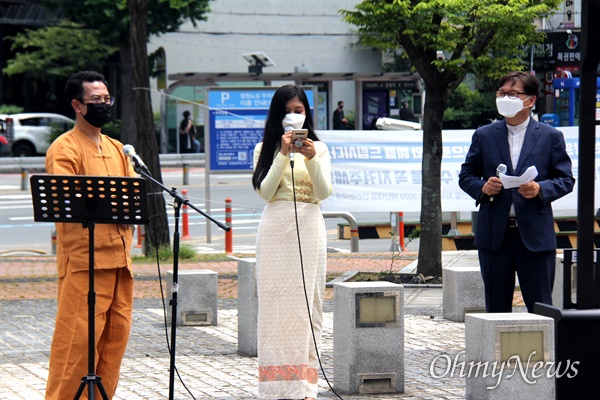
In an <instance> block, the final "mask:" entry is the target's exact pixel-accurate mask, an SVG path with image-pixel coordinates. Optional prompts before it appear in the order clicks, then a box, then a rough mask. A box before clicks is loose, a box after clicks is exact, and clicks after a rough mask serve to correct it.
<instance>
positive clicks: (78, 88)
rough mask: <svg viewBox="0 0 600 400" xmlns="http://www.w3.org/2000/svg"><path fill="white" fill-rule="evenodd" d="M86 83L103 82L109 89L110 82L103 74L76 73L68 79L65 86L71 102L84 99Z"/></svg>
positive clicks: (92, 72)
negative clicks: (84, 84) (84, 85)
mask: <svg viewBox="0 0 600 400" xmlns="http://www.w3.org/2000/svg"><path fill="white" fill-rule="evenodd" d="M84 82H102V83H104V86H106V88H108V82H107V81H106V78H104V75H102V74H101V73H99V72H95V71H80V72H76V73H74V74H73V75H71V76H70V77H69V79H67V83H66V84H65V95H67V99H69V101H71V100H73V99H75V100H80V99H81V98H82V97H83V91H84V90H83V83H84Z"/></svg>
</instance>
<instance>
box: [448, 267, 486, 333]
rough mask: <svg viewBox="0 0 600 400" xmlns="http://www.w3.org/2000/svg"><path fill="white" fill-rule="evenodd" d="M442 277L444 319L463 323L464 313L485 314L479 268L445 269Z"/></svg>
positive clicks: (483, 293)
mask: <svg viewBox="0 0 600 400" xmlns="http://www.w3.org/2000/svg"><path fill="white" fill-rule="evenodd" d="M442 276H443V281H444V285H443V289H442V295H443V304H444V318H445V319H447V320H450V321H454V322H464V320H465V313H469V312H485V291H484V288H483V279H482V278H481V271H480V269H479V266H456V265H453V266H451V267H445V268H444V269H443V270H442Z"/></svg>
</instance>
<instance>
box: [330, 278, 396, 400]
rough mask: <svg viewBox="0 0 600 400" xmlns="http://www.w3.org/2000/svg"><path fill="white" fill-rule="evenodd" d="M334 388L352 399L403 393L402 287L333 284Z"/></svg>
mask: <svg viewBox="0 0 600 400" xmlns="http://www.w3.org/2000/svg"><path fill="white" fill-rule="evenodd" d="M333 377H334V382H333V386H334V388H335V389H336V390H340V391H341V392H343V393H348V394H354V393H359V394H366V395H368V394H375V393H401V392H404V287H403V286H402V285H397V284H395V283H390V282H348V283H336V284H334V300H333Z"/></svg>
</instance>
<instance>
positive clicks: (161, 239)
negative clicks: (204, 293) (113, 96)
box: [125, 0, 169, 255]
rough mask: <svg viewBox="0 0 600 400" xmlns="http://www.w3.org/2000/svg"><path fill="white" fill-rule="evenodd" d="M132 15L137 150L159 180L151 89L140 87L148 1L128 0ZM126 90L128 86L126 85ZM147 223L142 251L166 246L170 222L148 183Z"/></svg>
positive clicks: (144, 77) (146, 84)
mask: <svg viewBox="0 0 600 400" xmlns="http://www.w3.org/2000/svg"><path fill="white" fill-rule="evenodd" d="M128 7H129V12H130V14H131V26H130V35H129V37H130V42H131V56H132V68H131V71H132V73H133V79H132V81H133V86H132V87H131V89H132V91H131V93H132V95H133V96H132V97H133V104H134V110H133V111H134V114H133V115H134V123H135V132H136V139H137V140H135V142H136V143H137V146H138V148H137V152H138V154H139V155H140V157H141V158H142V159H143V160H145V162H146V165H147V166H148V168H149V169H150V172H151V173H152V176H153V177H154V179H156V180H157V181H159V182H161V183H162V174H161V171H160V160H159V157H158V145H157V143H156V135H155V132H154V124H153V119H152V106H151V102H150V91H148V90H144V89H140V88H150V66H149V65H148V49H147V46H146V44H147V42H148V33H147V31H146V23H147V14H148V4H147V0H129V5H128ZM125 90H127V88H125ZM148 193H149V195H148V213H149V217H150V218H149V223H148V226H147V229H146V240H145V241H144V253H145V254H146V255H148V254H151V251H152V250H153V249H155V248H156V247H158V248H160V247H162V246H163V245H169V225H168V220H167V210H166V204H165V200H164V197H163V195H162V189H161V188H158V187H155V185H152V184H149V185H148Z"/></svg>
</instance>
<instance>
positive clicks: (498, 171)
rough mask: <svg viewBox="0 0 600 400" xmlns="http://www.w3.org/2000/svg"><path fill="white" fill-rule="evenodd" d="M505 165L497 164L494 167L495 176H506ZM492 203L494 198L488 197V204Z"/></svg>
mask: <svg viewBox="0 0 600 400" xmlns="http://www.w3.org/2000/svg"><path fill="white" fill-rule="evenodd" d="M506 170H507V168H506V165H505V164H498V167H496V176H497V177H500V174H506ZM493 201H494V196H490V202H493Z"/></svg>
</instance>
